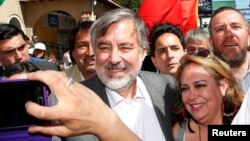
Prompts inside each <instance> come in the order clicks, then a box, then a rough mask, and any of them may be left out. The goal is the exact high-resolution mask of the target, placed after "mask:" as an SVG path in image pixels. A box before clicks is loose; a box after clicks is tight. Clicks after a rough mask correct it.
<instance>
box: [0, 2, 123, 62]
mask: <svg viewBox="0 0 250 141" xmlns="http://www.w3.org/2000/svg"><path fill="white" fill-rule="evenodd" d="M1 1H2V2H1V3H2V4H1V5H0V22H5V23H11V24H14V25H16V26H17V27H19V28H21V29H22V30H23V31H24V32H25V34H26V35H27V36H28V37H31V36H32V35H33V34H35V35H37V36H38V39H39V40H40V41H42V42H44V43H45V44H46V45H47V46H48V47H49V49H53V50H56V52H57V54H58V57H59V59H60V58H61V56H62V54H63V52H64V51H65V48H67V39H68V36H69V32H70V29H72V28H73V27H74V26H75V25H76V24H77V22H78V20H79V19H80V15H81V13H82V12H84V11H85V12H90V13H92V14H93V16H94V17H98V16H100V15H102V13H104V12H105V11H108V10H111V9H114V8H118V7H122V6H121V5H119V4H117V3H116V2H114V1H112V0H1Z"/></svg>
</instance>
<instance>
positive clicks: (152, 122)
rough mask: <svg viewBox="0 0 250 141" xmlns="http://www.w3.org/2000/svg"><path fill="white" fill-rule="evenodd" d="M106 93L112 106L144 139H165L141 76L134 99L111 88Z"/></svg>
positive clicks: (155, 140) (126, 123) (148, 140)
mask: <svg viewBox="0 0 250 141" xmlns="http://www.w3.org/2000/svg"><path fill="white" fill-rule="evenodd" d="M106 93H107V96H108V99H109V102H110V106H111V108H112V109H113V110H114V111H115V112H116V113H117V114H118V116H119V117H120V119H121V120H122V121H123V123H125V125H127V126H128V128H130V129H131V130H132V131H133V132H134V133H135V134H136V135H137V136H139V137H140V138H141V139H142V140H143V141H165V137H164V135H163V132H162V130H161V126H160V124H159V121H158V119H157V116H156V113H155V110H154V108H153V104H152V101H151V98H150V95H149V93H148V91H147V89H146V86H145V84H144V83H143V81H142V80H141V79H140V78H139V77H137V83H136V94H135V96H134V98H133V100H132V101H128V100H126V99H125V98H123V97H122V96H120V95H119V94H118V93H117V92H115V91H113V90H111V89H109V88H106Z"/></svg>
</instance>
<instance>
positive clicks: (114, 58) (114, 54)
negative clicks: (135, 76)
mask: <svg viewBox="0 0 250 141" xmlns="http://www.w3.org/2000/svg"><path fill="white" fill-rule="evenodd" d="M120 55H121V54H120V52H119V50H118V49H117V48H113V49H112V51H111V54H110V56H109V61H110V62H111V63H112V64H118V63H119V62H120V61H121V56H120Z"/></svg>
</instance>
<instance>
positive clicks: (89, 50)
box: [87, 46, 94, 56]
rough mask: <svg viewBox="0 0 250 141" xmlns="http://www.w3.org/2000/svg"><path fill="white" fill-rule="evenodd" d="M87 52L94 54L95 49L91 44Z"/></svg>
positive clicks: (90, 54)
mask: <svg viewBox="0 0 250 141" xmlns="http://www.w3.org/2000/svg"><path fill="white" fill-rule="evenodd" d="M87 54H88V55H89V56H94V51H93V48H92V46H90V47H89V48H88V51H87Z"/></svg>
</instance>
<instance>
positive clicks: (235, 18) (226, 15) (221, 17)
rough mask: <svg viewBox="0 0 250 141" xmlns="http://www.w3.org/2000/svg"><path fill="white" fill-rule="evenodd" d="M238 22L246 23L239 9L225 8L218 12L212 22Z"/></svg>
mask: <svg viewBox="0 0 250 141" xmlns="http://www.w3.org/2000/svg"><path fill="white" fill-rule="evenodd" d="M225 21H228V22H238V23H242V24H244V23H245V19H244V17H243V16H242V15H241V14H240V13H239V12H237V11H234V10H225V11H222V12H220V13H218V14H216V15H215V16H214V17H213V20H212V21H211V22H212V23H218V22H225Z"/></svg>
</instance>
